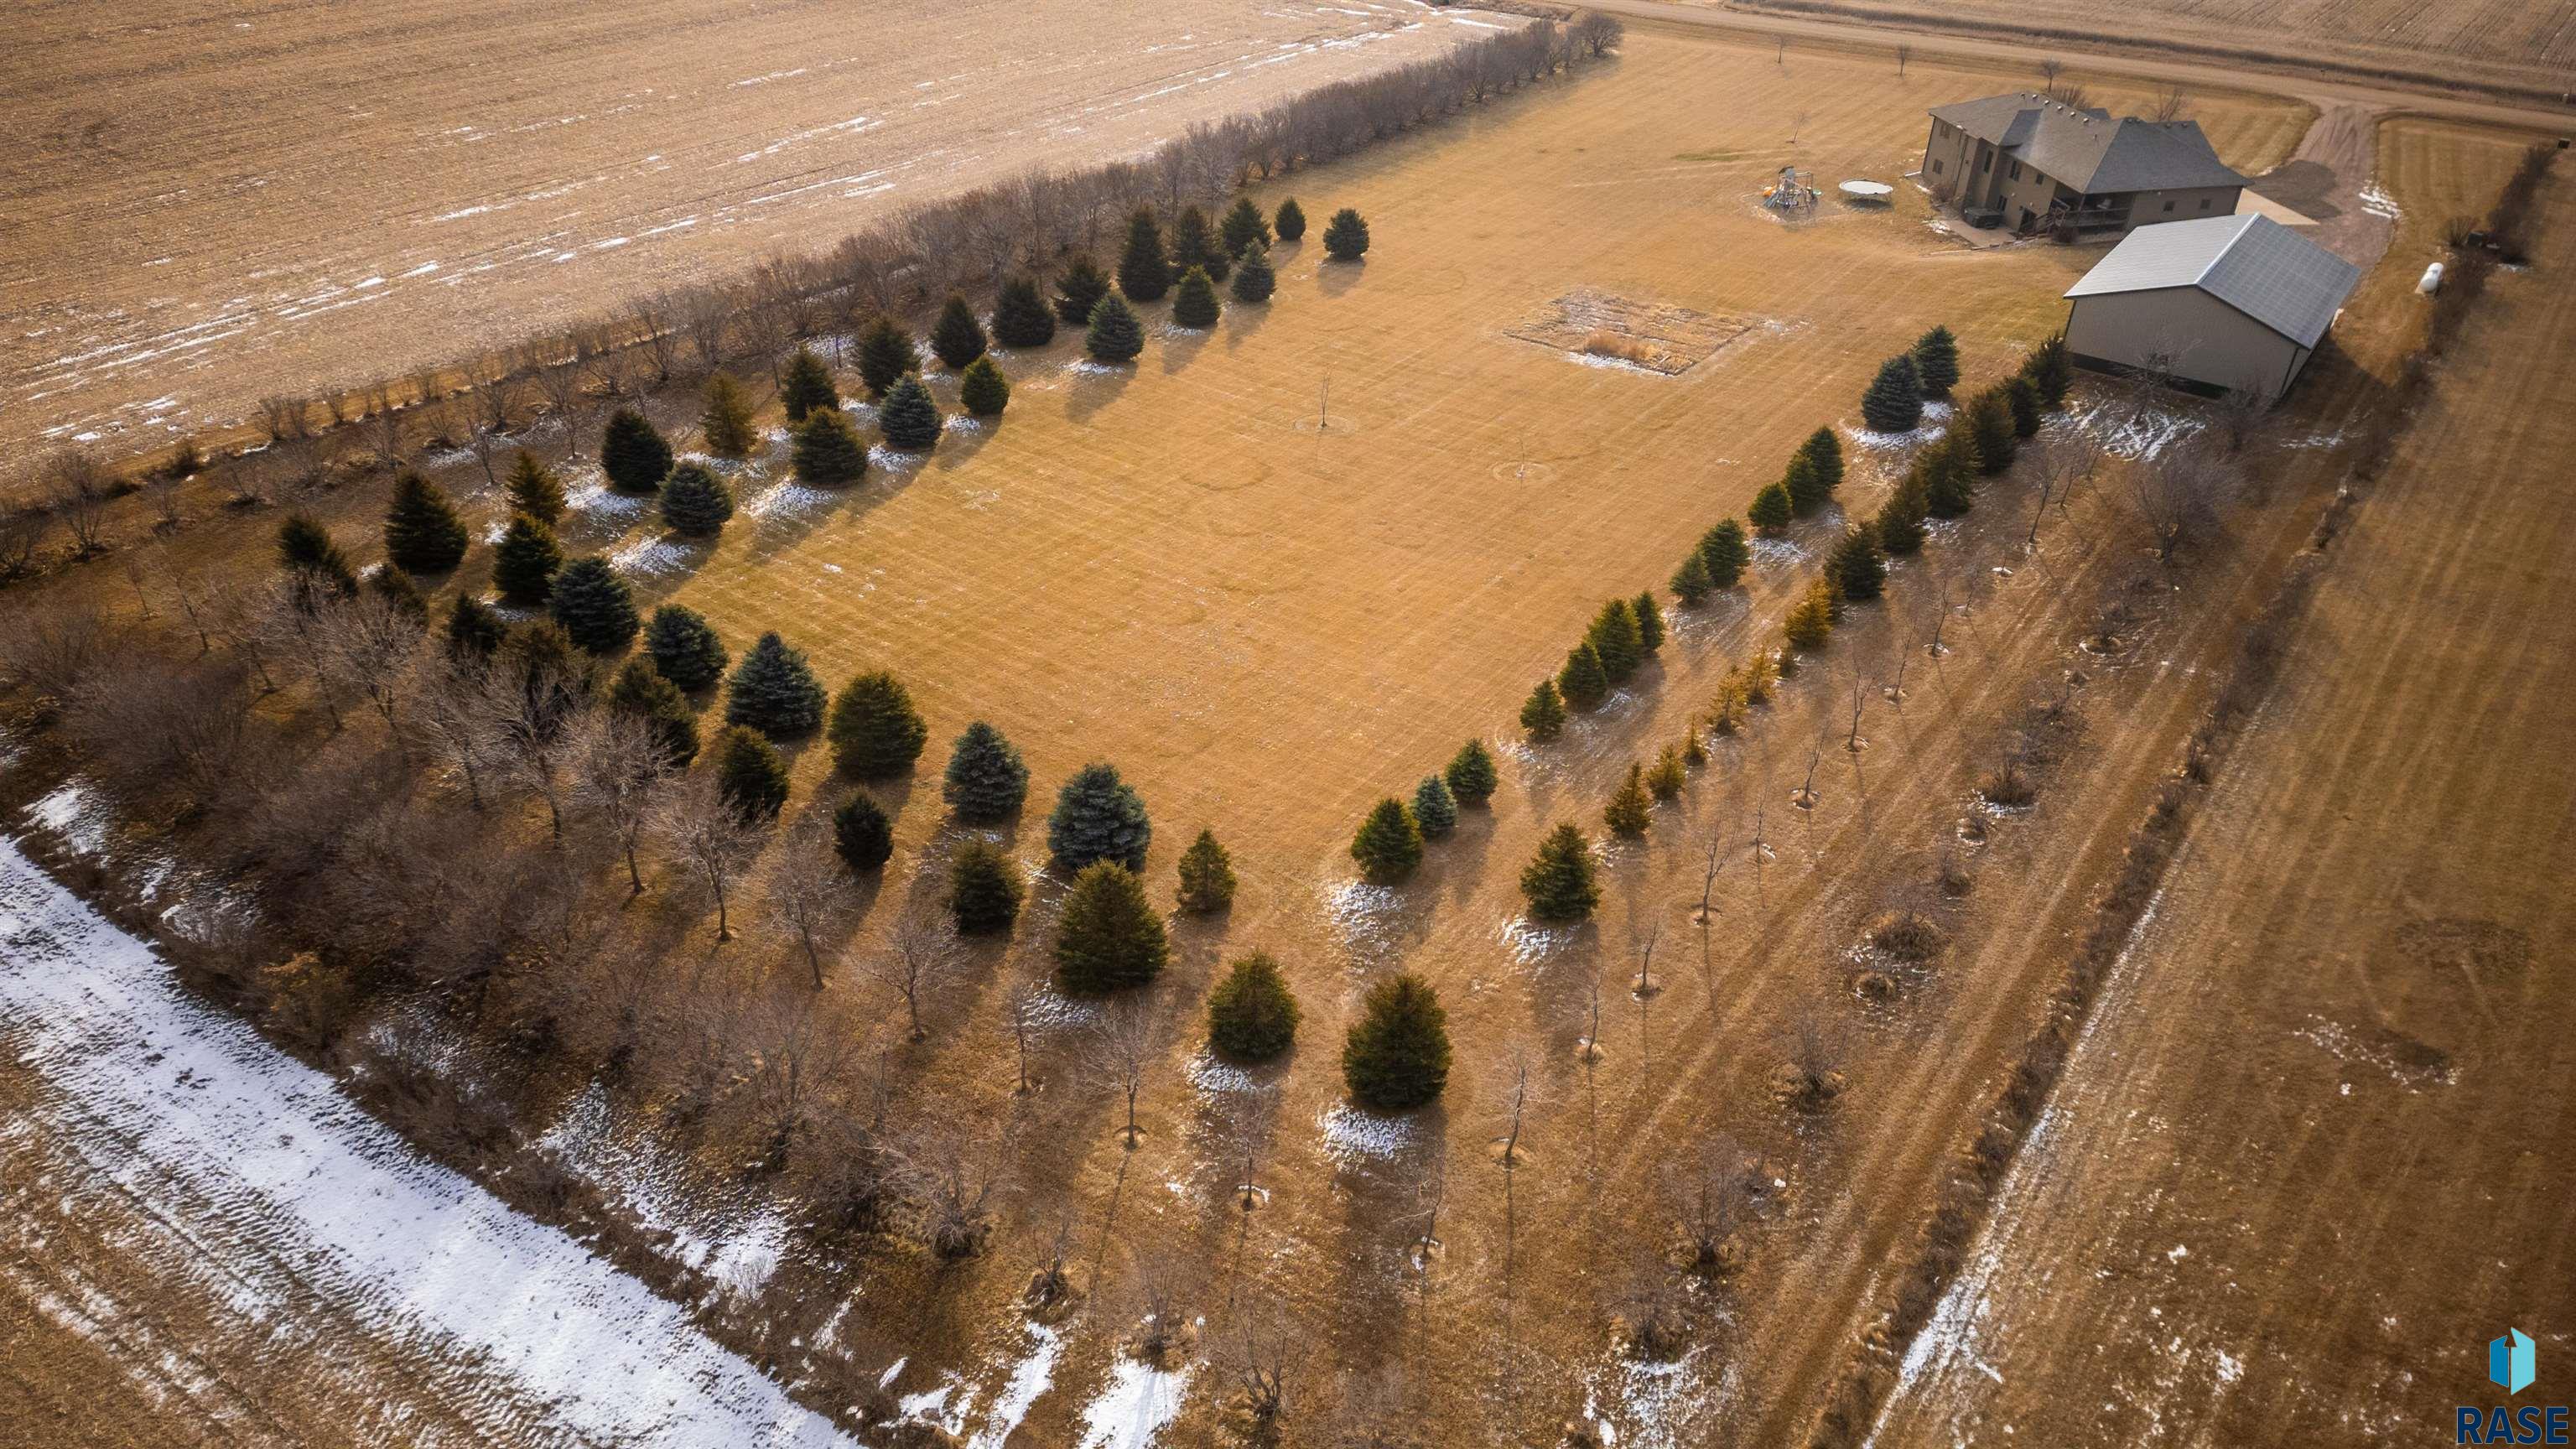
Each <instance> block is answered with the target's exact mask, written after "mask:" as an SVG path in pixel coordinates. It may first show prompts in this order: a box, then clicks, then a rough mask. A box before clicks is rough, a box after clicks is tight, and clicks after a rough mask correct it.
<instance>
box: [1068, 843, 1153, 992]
mask: <svg viewBox="0 0 2576 1449" xmlns="http://www.w3.org/2000/svg"><path fill="white" fill-rule="evenodd" d="M1170 956H1171V943H1170V942H1169V941H1168V940H1167V939H1165V937H1164V935H1163V920H1162V917H1160V916H1158V915H1156V914H1155V913H1154V907H1153V904H1152V903H1151V902H1149V901H1147V900H1146V899H1145V883H1144V882H1143V881H1141V880H1138V879H1137V878H1136V873H1135V872H1134V871H1132V870H1129V869H1128V868H1127V867H1126V866H1124V865H1121V864H1119V863H1118V862H1117V861H1114V860H1095V861H1093V862H1092V863H1091V864H1089V865H1087V866H1084V867H1083V868H1082V873H1081V874H1079V875H1077V876H1075V877H1074V878H1073V887H1072V889H1070V890H1068V891H1066V892H1065V895H1064V911H1063V913H1062V914H1061V915H1059V916H1058V917H1057V918H1056V935H1055V964H1056V979H1057V980H1059V981H1061V982H1062V983H1063V984H1064V989H1065V990H1066V991H1067V992H1069V993H1071V994H1072V995H1075V996H1103V995H1107V994H1108V993H1109V992H1112V991H1116V990H1119V989H1120V988H1122V987H1128V986H1143V985H1145V984H1147V983H1149V982H1151V981H1152V980H1153V979H1154V978H1155V977H1157V976H1160V975H1162V974H1163V963H1164V962H1165V961H1167V960H1168V959H1170Z"/></svg>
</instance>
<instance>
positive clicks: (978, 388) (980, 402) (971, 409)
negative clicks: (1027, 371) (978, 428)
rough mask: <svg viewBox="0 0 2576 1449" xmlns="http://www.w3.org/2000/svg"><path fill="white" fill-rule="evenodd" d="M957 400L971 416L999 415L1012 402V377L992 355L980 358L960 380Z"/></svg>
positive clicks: (986, 416) (971, 364) (968, 366)
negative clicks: (994, 362) (996, 363)
mask: <svg viewBox="0 0 2576 1449" xmlns="http://www.w3.org/2000/svg"><path fill="white" fill-rule="evenodd" d="M957 401H958V403H959V405H960V406H962V407H964V408H965V409H966V412H967V414H968V415H969V416H972V417H978V418H998V417H1000V416H1001V415H1002V409H1004V408H1006V407H1009V406H1010V405H1011V380H1010V379H1009V378H1007V377H1004V376H1002V369H1001V368H999V367H997V366H995V365H994V364H993V359H991V358H990V357H979V358H976V359H975V360H974V361H973V362H970V363H968V364H966V375H965V376H963V377H961V378H959V379H958V380H957Z"/></svg>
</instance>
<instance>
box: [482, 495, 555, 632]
mask: <svg viewBox="0 0 2576 1449" xmlns="http://www.w3.org/2000/svg"><path fill="white" fill-rule="evenodd" d="M563 561H564V555H563V545H561V544H559V543H557V542H555V531H554V530H553V529H551V528H548V527H546V526H545V524H544V523H543V522H541V521H539V520H537V519H534V518H530V517H529V516H528V515H526V514H524V513H521V514H518V515H515V516H513V517H512V518H511V520H510V526H509V527H507V528H505V529H503V530H501V542H500V545H499V546H498V547H497V548H495V549H493V550H492V587H494V588H496V589H499V590H500V591H501V601H502V602H503V603H506V604H516V605H518V606H519V607H521V608H533V607H535V606H536V605H538V604H542V603H544V602H545V601H546V596H547V595H549V594H551V593H553V592H554V591H555V571H556V570H558V569H560V568H562V567H563Z"/></svg>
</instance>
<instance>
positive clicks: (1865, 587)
mask: <svg viewBox="0 0 2576 1449" xmlns="http://www.w3.org/2000/svg"><path fill="white" fill-rule="evenodd" d="M1825 576H1826V577H1827V578H1830V579H1832V580H1833V582H1834V592H1835V593H1837V594H1840V595H1841V596H1842V597H1843V598H1845V599H1847V600H1849V601H1851V602H1852V603H1856V604H1858V603H1866V602H1868V601H1869V600H1871V599H1875V598H1877V597H1878V596H1879V594H1880V593H1881V592H1883V591H1884V590H1885V589H1886V587H1887V559H1886V556H1885V555H1884V554H1882V553H1881V552H1880V551H1879V546H1878V537H1877V533H1876V531H1875V530H1873V529H1868V528H1851V529H1845V530H1844V531H1843V536H1842V538H1841V539H1839V540H1838V541H1836V542H1835V544H1834V551H1833V552H1832V553H1831V554H1830V555H1828V556H1827V557H1826V559H1825Z"/></svg>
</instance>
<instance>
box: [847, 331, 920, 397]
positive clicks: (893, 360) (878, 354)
mask: <svg viewBox="0 0 2576 1449" xmlns="http://www.w3.org/2000/svg"><path fill="white" fill-rule="evenodd" d="M920 366H921V354H919V353H917V352H915V351H913V347H912V334H911V333H909V332H906V331H904V330H903V324H902V323H899V322H897V321H895V320H894V319H893V318H892V317H885V316H880V317H878V318H877V319H876V320H875V321H874V322H871V323H869V324H868V330H867V331H865V332H863V333H861V334H860V335H859V381H860V382H862V383H865V384H866V385H867V389H868V396H870V397H878V398H881V397H884V396H885V395H886V390H887V389H889V388H891V387H893V386H894V385H895V384H896V383H898V382H901V381H902V380H903V375H904V374H905V373H908V372H912V371H914V370H916V369H917V368H919V367H920Z"/></svg>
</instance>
